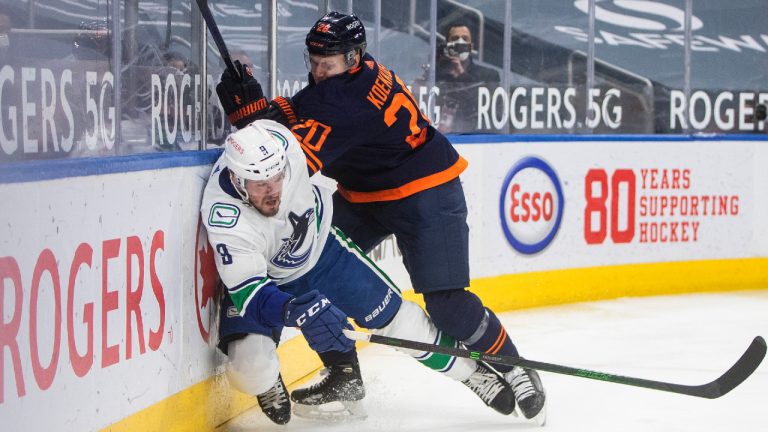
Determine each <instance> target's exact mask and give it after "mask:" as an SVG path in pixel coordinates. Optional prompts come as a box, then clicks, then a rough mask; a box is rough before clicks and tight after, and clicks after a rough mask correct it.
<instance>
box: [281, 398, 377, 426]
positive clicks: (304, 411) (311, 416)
mask: <svg viewBox="0 0 768 432" xmlns="http://www.w3.org/2000/svg"><path fill="white" fill-rule="evenodd" d="M293 414H294V415H295V416H296V417H300V418H303V419H306V420H315V421H324V422H332V423H336V422H346V421H355V420H365V419H366V418H367V417H368V413H367V412H366V411H365V407H364V406H363V403H362V401H334V402H328V403H326V404H322V405H304V404H299V403H294V404H293Z"/></svg>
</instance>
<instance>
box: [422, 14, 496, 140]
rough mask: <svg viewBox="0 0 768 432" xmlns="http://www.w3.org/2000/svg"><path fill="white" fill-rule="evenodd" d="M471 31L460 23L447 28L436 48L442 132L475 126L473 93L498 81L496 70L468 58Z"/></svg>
mask: <svg viewBox="0 0 768 432" xmlns="http://www.w3.org/2000/svg"><path fill="white" fill-rule="evenodd" d="M473 48H474V46H473V44H472V33H471V31H470V30H469V26H467V25H466V24H464V23H455V24H453V25H451V26H450V27H449V28H448V32H447V36H446V44H445V45H444V46H442V47H441V49H440V50H439V52H438V59H437V69H436V75H435V78H436V81H437V85H438V87H440V89H441V98H442V100H443V103H442V114H441V120H440V124H439V127H438V129H440V130H441V131H442V132H471V131H474V130H476V128H477V93H478V88H479V87H481V86H484V87H487V88H488V89H489V90H490V91H491V92H493V90H494V89H495V88H496V87H497V86H498V85H499V82H500V79H499V72H498V71H496V70H495V69H492V68H489V67H485V66H482V65H479V64H476V63H475V62H474V61H473V59H472V50H473Z"/></svg>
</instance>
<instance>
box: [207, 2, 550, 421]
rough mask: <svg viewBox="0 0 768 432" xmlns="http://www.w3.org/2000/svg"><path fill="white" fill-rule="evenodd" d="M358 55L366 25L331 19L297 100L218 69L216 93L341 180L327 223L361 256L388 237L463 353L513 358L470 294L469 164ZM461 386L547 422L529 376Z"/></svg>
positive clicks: (310, 51) (314, 37) (386, 76)
mask: <svg viewBox="0 0 768 432" xmlns="http://www.w3.org/2000/svg"><path fill="white" fill-rule="evenodd" d="M365 49H366V40H365V29H364V27H363V23H362V22H361V21H360V20H359V19H358V18H357V17H356V16H354V15H345V14H341V13H338V12H331V13H329V14H327V15H325V16H323V17H322V18H320V19H319V20H318V21H317V22H316V23H315V25H314V26H312V28H311V29H310V31H309V33H308V34H307V37H306V52H305V60H306V62H307V66H308V68H309V70H310V73H309V84H308V85H307V87H305V88H303V89H302V90H301V91H299V92H298V93H297V94H296V95H295V96H294V97H293V98H291V99H288V98H284V97H277V98H275V99H274V100H272V101H271V102H269V103H267V101H266V99H265V98H264V96H263V92H262V89H261V86H260V85H259V83H258V82H257V81H256V80H255V79H254V78H253V77H252V76H250V75H249V74H247V73H241V74H240V76H241V77H243V78H242V79H239V80H238V79H236V78H234V77H233V76H232V75H230V74H229V73H228V72H225V73H224V74H223V75H222V80H221V82H220V83H219V85H218V86H217V92H218V94H219V98H220V99H221V102H222V105H223V106H224V109H225V111H226V112H227V115H228V117H229V120H230V122H231V123H232V124H233V125H235V126H236V127H238V128H240V127H243V126H245V125H247V124H248V123H249V122H251V121H253V120H255V119H258V118H270V119H274V120H277V121H279V122H280V123H283V124H284V125H286V126H287V127H289V128H290V129H291V131H292V132H293V134H294V135H295V136H296V137H297V139H298V140H299V142H300V144H301V147H302V149H303V151H304V153H305V156H306V159H307V168H308V170H309V173H310V175H311V174H314V173H316V172H322V173H323V174H324V175H326V176H328V177H330V178H332V179H334V180H336V181H337V182H338V190H337V192H336V193H335V194H334V207H335V212H334V215H333V223H334V224H335V225H336V226H338V227H339V228H340V229H342V230H343V231H344V232H346V233H347V234H348V235H349V236H350V237H351V238H352V239H353V240H354V241H355V242H356V243H357V244H358V245H359V246H360V247H361V248H362V249H363V250H365V251H366V252H367V251H370V250H371V249H372V248H373V247H375V246H376V245H377V244H379V243H380V242H381V241H382V240H383V239H384V238H386V237H387V236H389V235H391V234H394V235H395V237H396V239H397V244H398V247H399V248H400V251H401V252H402V255H403V262H404V264H405V267H406V269H407V270H408V273H409V275H410V278H411V282H412V284H413V287H414V290H415V291H416V292H417V293H421V294H423V296H424V302H425V304H426V308H427V312H428V313H429V315H430V317H431V318H432V320H433V321H434V324H435V325H436V326H437V328H438V329H440V330H442V331H443V332H445V333H446V334H448V335H450V336H452V337H454V338H455V339H457V340H459V341H461V342H462V343H463V344H464V345H465V346H466V347H467V348H469V349H471V350H474V351H483V352H489V353H493V354H503V355H511V356H518V355H519V354H518V351H517V348H516V347H515V345H514V344H513V343H512V340H511V339H510V337H509V336H508V335H507V332H506V330H505V329H504V327H503V326H502V324H501V322H500V321H499V319H498V318H497V316H496V314H494V313H493V311H491V310H490V309H488V308H486V307H484V306H483V303H482V301H481V300H480V298H478V297H477V296H476V295H475V294H473V293H471V292H470V291H468V290H467V289H466V288H467V287H468V286H469V252H468V249H469V246H468V244H469V228H468V226H467V223H466V217H467V207H466V201H465V198H464V192H463V190H462V186H461V182H460V180H459V175H460V174H461V172H462V171H463V170H464V169H465V168H466V166H467V162H466V160H464V159H463V158H462V157H461V156H460V155H459V154H458V153H457V152H456V150H455V149H454V148H453V146H452V145H451V143H450V142H449V141H448V139H447V138H446V137H445V136H444V135H442V134H441V133H440V132H439V131H437V130H436V129H435V128H434V127H432V125H431V124H430V122H429V120H428V119H427V117H426V116H425V115H424V114H423V113H422V112H421V111H420V110H419V108H418V104H417V102H416V101H415V99H414V97H413V95H412V94H411V93H410V91H409V90H408V89H407V87H406V86H405V84H404V83H403V82H402V80H401V79H400V78H399V77H398V76H397V75H396V74H395V73H394V72H393V71H390V70H389V69H387V68H386V67H385V66H384V65H382V64H380V63H378V62H377V61H376V60H375V59H374V58H373V57H372V56H370V55H369V54H367V53H366V52H365ZM239 67H241V66H239ZM321 358H322V359H323V362H324V363H325V364H326V366H329V365H332V364H334V363H336V364H338V363H345V362H349V361H354V359H351V358H350V359H347V358H345V357H344V355H343V354H342V353H335V354H331V355H329V354H328V353H326V354H325V355H321ZM463 382H464V383H465V384H466V385H467V386H468V387H469V388H471V389H472V390H473V391H474V392H475V393H476V394H478V396H480V398H481V399H482V400H483V401H484V402H485V403H486V404H487V405H489V406H491V407H493V408H494V409H496V410H497V411H499V412H501V413H504V414H509V413H511V412H513V410H514V408H515V401H516V402H517V407H518V409H519V411H520V412H521V413H522V414H523V415H524V416H525V417H526V418H529V419H530V418H536V420H537V421H538V422H539V423H542V422H543V418H544V414H545V410H544V406H545V392H544V388H543V386H542V384H541V381H540V379H539V377H538V375H537V373H536V372H535V371H533V370H527V369H521V368H519V367H515V368H510V367H505V366H501V365H494V366H493V367H490V366H489V365H486V364H482V363H478V364H477V369H476V371H475V372H474V373H473V374H472V376H469V377H467V379H466V380H464V381H463ZM510 392H511V393H513V395H514V397H509V395H508V394H509V393H510ZM502 400H504V401H509V404H508V405H505V406H501V405H503V404H500V403H499V401H502Z"/></svg>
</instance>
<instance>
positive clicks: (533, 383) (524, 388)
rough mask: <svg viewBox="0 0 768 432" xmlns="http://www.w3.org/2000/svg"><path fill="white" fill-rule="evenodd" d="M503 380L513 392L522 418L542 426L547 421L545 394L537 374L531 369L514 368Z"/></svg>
mask: <svg viewBox="0 0 768 432" xmlns="http://www.w3.org/2000/svg"><path fill="white" fill-rule="evenodd" d="M504 378H505V379H506V380H507V382H509V385H510V386H512V389H513V390H514V392H515V399H516V400H517V407H518V410H519V411H520V413H521V414H522V415H523V417H525V418H527V419H530V420H534V421H535V422H536V423H537V424H538V425H539V426H544V423H546V421H547V410H546V406H545V405H546V392H545V391H544V386H543V385H542V384H541V379H540V378H539V374H538V373H537V372H536V371H535V370H533V369H523V368H521V367H519V366H515V367H514V368H513V369H512V370H511V371H509V372H507V373H506V374H505V375H504Z"/></svg>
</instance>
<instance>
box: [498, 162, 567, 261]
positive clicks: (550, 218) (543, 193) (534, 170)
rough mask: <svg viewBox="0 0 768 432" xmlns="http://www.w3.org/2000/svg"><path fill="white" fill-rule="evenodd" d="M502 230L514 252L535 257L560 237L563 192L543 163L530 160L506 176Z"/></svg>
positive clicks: (500, 214)
mask: <svg viewBox="0 0 768 432" xmlns="http://www.w3.org/2000/svg"><path fill="white" fill-rule="evenodd" d="M499 201H500V202H499V216H500V218H501V227H502V229H503V230H504V235H505V236H506V237H507V241H508V242H509V244H510V245H512V247H513V248H515V250H517V251H518V252H520V253H524V254H528V255H530V254H535V253H538V252H540V251H541V250H543V249H544V248H545V247H547V245H549V243H550V242H551V241H552V239H553V238H554V237H555V234H557V230H558V229H559V227H560V220H561V219H562V216H563V205H564V200H563V190H562V187H561V186H560V180H559V179H558V178H557V174H555V171H554V170H553V169H552V167H550V166H549V165H548V164H547V163H546V162H544V161H543V160H541V159H539V158H537V157H533V156H529V157H526V158H524V159H522V160H520V161H519V162H517V163H516V164H515V165H514V166H513V167H512V168H511V169H510V170H509V173H507V177H506V178H505V179H504V184H503V186H502V188H501V199H500V200H499Z"/></svg>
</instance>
